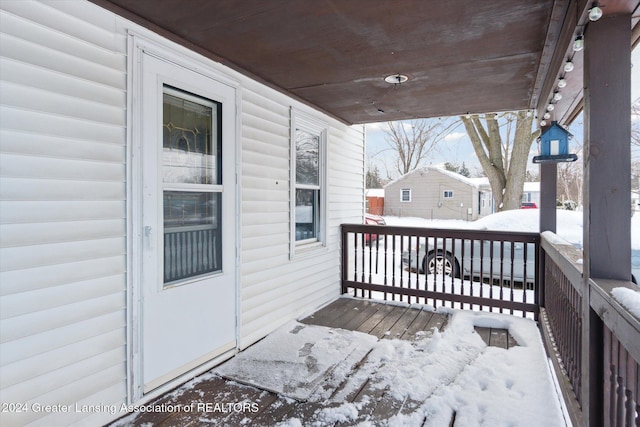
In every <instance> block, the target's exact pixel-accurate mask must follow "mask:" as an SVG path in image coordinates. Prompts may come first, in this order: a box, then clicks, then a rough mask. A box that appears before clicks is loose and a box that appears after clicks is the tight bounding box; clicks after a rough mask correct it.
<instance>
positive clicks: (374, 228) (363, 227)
mask: <svg viewBox="0 0 640 427" xmlns="http://www.w3.org/2000/svg"><path fill="white" fill-rule="evenodd" d="M342 230H343V231H344V232H354V233H371V234H399V235H403V236H420V237H449V238H454V239H475V240H504V241H509V242H526V243H539V242H540V233H535V232H519V231H500V230H475V229H448V228H426V227H406V226H398V225H372V224H342Z"/></svg>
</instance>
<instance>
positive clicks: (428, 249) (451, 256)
mask: <svg viewBox="0 0 640 427" xmlns="http://www.w3.org/2000/svg"><path fill="white" fill-rule="evenodd" d="M639 215H640V214H639ZM558 223H559V225H558V234H559V235H560V237H563V238H564V239H565V240H567V241H568V242H569V243H571V244H573V245H574V246H576V247H577V248H581V247H582V213H581V212H575V211H565V210H559V211H558ZM473 225H474V227H473V228H474V229H476V230H493V231H514V230H515V231H523V232H537V231H538V227H539V214H538V212H537V211H533V210H512V211H506V212H499V213H496V214H492V215H488V216H486V217H484V218H482V219H480V220H478V221H476V222H475V223H473ZM631 228H632V230H631V233H632V236H640V219H637V220H632V225H631ZM455 240H456V241H455V246H454V245H453V242H452V239H433V238H430V239H428V242H426V241H425V239H424V238H423V239H420V242H419V244H418V245H417V246H418V247H417V248H416V247H413V248H412V249H411V250H410V251H404V252H403V254H402V264H403V267H404V268H406V269H411V270H414V271H418V272H419V273H426V274H444V275H448V276H453V277H460V278H461V277H463V276H474V277H479V276H480V272H481V271H480V270H481V269H482V275H483V276H484V278H485V279H488V278H489V276H490V273H491V272H493V279H494V280H498V279H500V276H501V274H502V275H503V278H504V275H505V273H507V272H508V274H509V275H510V274H511V248H512V245H511V244H510V243H505V244H504V245H503V246H502V247H503V250H504V255H503V258H502V259H503V260H504V261H503V262H501V261H500V260H499V259H497V258H496V259H494V260H493V268H492V266H491V261H490V254H491V246H493V252H494V254H499V253H500V250H501V245H500V242H493V244H491V243H490V242H489V241H481V240H474V241H473V257H471V243H470V241H468V240H466V241H465V243H464V244H462V243H461V240H460V239H455ZM414 244H415V243H414ZM524 246H525V244H524V243H514V244H513V248H514V255H513V260H514V262H513V280H514V281H519V282H522V281H523V279H524V277H523V276H524V266H525V263H524V261H525V256H524ZM527 246H528V247H527V255H526V265H527V271H526V275H527V277H526V282H527V283H529V282H533V278H534V270H533V269H534V267H533V266H534V257H535V248H534V245H533V244H528V245H527ZM452 247H453V248H454V249H453V250H452ZM463 248H464V251H463ZM463 253H464V257H463V256H462V254H463ZM481 253H482V254H483V259H482V260H481V259H480V254H481ZM472 262H473V268H472V265H471V264H472ZM501 264H502V265H501ZM501 267H502V270H501ZM631 269H632V279H635V280H634V282H635V283H637V281H638V280H639V279H640V249H637V244H636V246H633V245H632V250H631Z"/></svg>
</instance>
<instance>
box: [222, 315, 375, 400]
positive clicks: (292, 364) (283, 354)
mask: <svg viewBox="0 0 640 427" xmlns="http://www.w3.org/2000/svg"><path fill="white" fill-rule="evenodd" d="M376 341H377V339H376V338H375V337H374V336H371V335H367V334H363V333H360V332H353V331H346V330H343V329H331V328H324V327H321V326H313V325H303V324H301V323H298V322H289V323H287V324H286V325H285V326H284V327H282V328H280V329H278V330H277V331H276V332H274V333H272V334H271V335H268V336H267V337H266V338H265V339H263V340H262V341H260V342H258V343H257V344H255V345H253V346H251V347H249V348H248V349H246V350H244V351H243V352H242V353H240V354H238V355H237V356H235V357H234V358H233V359H231V360H229V361H228V362H226V363H224V364H223V365H221V366H219V367H218V368H216V369H215V370H214V372H215V373H217V374H219V375H221V376H223V377H226V378H229V379H232V380H234V381H237V382H240V383H243V384H249V385H254V386H256V387H259V388H261V389H264V390H269V391H273V392H275V393H278V394H281V395H284V396H288V397H292V398H294V399H298V400H301V401H304V400H307V399H309V398H311V396H312V394H314V393H315V395H314V398H316V399H318V398H322V397H323V395H324V393H330V392H332V391H333V389H335V387H337V386H338V385H339V384H340V383H341V382H342V381H344V379H345V377H346V375H347V374H348V373H349V372H350V370H351V367H352V366H353V365H355V364H356V363H357V362H358V361H360V360H361V359H362V358H363V357H364V356H365V355H366V354H367V352H368V351H369V350H370V349H371V348H372V346H373V345H374V344H375V342H376Z"/></svg>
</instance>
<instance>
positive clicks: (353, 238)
mask: <svg viewBox="0 0 640 427" xmlns="http://www.w3.org/2000/svg"><path fill="white" fill-rule="evenodd" d="M539 239H540V237H539V234H538V233H511V232H493V231H480V230H443V229H425V228H415V227H393V226H368V225H355V224H345V225H343V226H342V245H343V247H342V257H343V258H342V266H343V269H342V288H343V292H344V293H348V292H350V293H353V294H354V295H355V296H360V297H365V298H371V297H374V296H375V297H377V298H380V299H384V300H394V301H406V302H416V303H426V304H431V305H433V306H435V307H437V306H448V307H460V308H471V309H476V310H478V309H479V310H486V311H497V312H501V313H509V314H516V315H522V316H526V315H530V316H532V317H535V318H537V316H538V305H539V284H538V272H537V270H536V265H537V264H538V252H539V251H538V246H539ZM425 273H427V274H425Z"/></svg>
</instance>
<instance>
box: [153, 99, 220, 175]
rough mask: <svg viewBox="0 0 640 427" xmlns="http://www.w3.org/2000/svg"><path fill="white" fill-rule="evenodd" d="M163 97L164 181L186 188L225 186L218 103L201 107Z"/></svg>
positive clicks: (192, 102)
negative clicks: (180, 184)
mask: <svg viewBox="0 0 640 427" xmlns="http://www.w3.org/2000/svg"><path fill="white" fill-rule="evenodd" d="M176 92H177V91H171V92H170V93H164V97H163V123H162V134H163V138H162V139H163V142H162V149H163V150H162V152H163V155H162V157H163V159H162V162H163V181H164V182H165V183H183V184H222V179H221V178H222V170H221V167H220V166H221V160H222V158H221V153H220V143H221V139H220V132H219V131H218V129H217V128H218V127H219V125H218V122H219V116H220V114H219V108H220V107H221V105H220V104H219V103H215V102H210V101H206V100H202V103H199V102H195V100H197V99H198V98H195V97H194V100H190V99H184V98H182V97H179V96H177V94H176Z"/></svg>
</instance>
